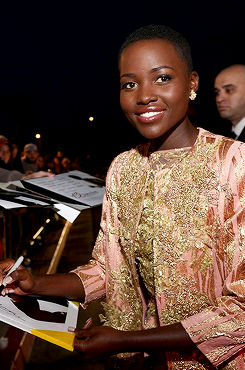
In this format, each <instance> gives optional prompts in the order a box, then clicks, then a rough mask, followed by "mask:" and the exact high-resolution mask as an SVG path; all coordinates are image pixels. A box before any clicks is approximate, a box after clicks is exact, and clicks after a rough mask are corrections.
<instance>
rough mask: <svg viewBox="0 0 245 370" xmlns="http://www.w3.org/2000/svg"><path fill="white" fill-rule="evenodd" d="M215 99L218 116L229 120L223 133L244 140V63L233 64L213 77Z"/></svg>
mask: <svg viewBox="0 0 245 370" xmlns="http://www.w3.org/2000/svg"><path fill="white" fill-rule="evenodd" d="M214 92H215V100H216V105H217V109H218V112H219V114H220V116H221V117H222V118H224V119H226V120H229V121H230V122H231V127H230V129H229V130H227V129H226V128H225V127H224V130H223V132H222V134H223V135H225V136H228V137H232V138H234V139H237V140H240V141H245V128H244V127H245V65H244V64H233V65H231V66H229V67H227V68H225V69H223V70H222V71H221V72H220V73H219V74H218V75H217V76H216V78H215V82H214Z"/></svg>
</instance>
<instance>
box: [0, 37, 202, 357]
mask: <svg viewBox="0 0 245 370" xmlns="http://www.w3.org/2000/svg"><path fill="white" fill-rule="evenodd" d="M119 72H120V82H121V93H120V103H121V107H122V109H123V111H124V113H125V115H126V117H127V118H128V120H129V121H130V122H131V123H132V124H133V126H134V127H135V128H136V129H137V130H138V131H139V132H140V133H141V135H142V136H144V137H145V138H148V139H149V140H150V141H151V148H152V150H154V151H156V150H162V149H174V148H181V147H189V146H192V145H193V144H194V142H195V140H196V138H197V135H198V130H197V129H196V127H194V126H193V125H192V124H191V123H190V121H189V120H188V117H187V108H188V101H189V94H190V91H191V89H193V90H194V91H196V90H197V89H198V75H197V73H196V72H192V73H191V74H188V72H187V68H186V65H185V63H184V62H183V61H182V60H181V59H180V57H179V55H178V54H177V52H176V50H175V48H174V46H173V45H172V44H171V43H169V42H167V41H163V40H160V39H156V40H145V41H137V42H135V43H133V44H131V45H129V46H128V47H126V49H124V51H123V52H122V56H121V60H120V65H119ZM12 264H13V261H11V262H10V261H9V260H6V261H3V262H2V263H1V264H0V276H4V275H5V274H6V273H7V271H8V270H9V269H10V267H11V266H12ZM11 277H12V278H13V281H12V282H9V285H8V286H7V288H6V289H5V290H4V291H3V294H7V293H8V292H9V293H10V292H14V293H16V294H22V295H23V294H42V295H50V296H58V297H66V298H69V299H73V300H77V301H80V302H83V300H84V289H83V285H82V283H81V280H80V279H79V277H78V276H77V275H76V274H74V273H69V274H55V275H42V276H32V275H30V273H29V272H28V271H27V270H25V269H23V268H19V269H18V271H15V272H14V273H12V274H11ZM72 330H73V329H72V328H71V331H72ZM74 331H75V333H76V339H75V350H76V351H78V352H80V353H81V354H82V355H83V356H84V357H85V358H87V359H91V358H94V357H108V356H110V355H113V354H116V353H121V352H147V353H151V352H153V351H172V350H173V351H193V350H195V349H197V347H196V346H195V344H194V343H193V342H192V340H191V339H190V337H189V336H188V334H187V333H186V331H185V330H184V328H183V326H182V325H181V323H175V324H172V325H167V326H162V327H158V328H154V329H148V330H139V331H120V330H115V329H113V328H110V327H106V326H102V327H93V326H92V320H89V321H88V322H87V323H86V324H85V326H84V328H82V329H74Z"/></svg>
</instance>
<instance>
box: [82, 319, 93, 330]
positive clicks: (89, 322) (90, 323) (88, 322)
mask: <svg viewBox="0 0 245 370" xmlns="http://www.w3.org/2000/svg"><path fill="white" fill-rule="evenodd" d="M92 323H93V320H92V317H89V318H88V320H87V321H86V322H85V324H84V326H83V329H88V328H89V327H90V326H91V325H92Z"/></svg>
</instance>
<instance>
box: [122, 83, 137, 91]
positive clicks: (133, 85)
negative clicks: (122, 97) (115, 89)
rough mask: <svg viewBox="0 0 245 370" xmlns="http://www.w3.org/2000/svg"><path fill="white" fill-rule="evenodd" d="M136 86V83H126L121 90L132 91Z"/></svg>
mask: <svg viewBox="0 0 245 370" xmlns="http://www.w3.org/2000/svg"><path fill="white" fill-rule="evenodd" d="M135 86H136V83H135V82H125V83H124V84H121V90H123V89H127V90H131V89H133V88H134V87H135Z"/></svg>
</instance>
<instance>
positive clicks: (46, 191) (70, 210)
mask: <svg viewBox="0 0 245 370" xmlns="http://www.w3.org/2000/svg"><path fill="white" fill-rule="evenodd" d="M104 192H105V182H104V180H101V179H99V178H97V177H94V176H91V175H89V174H87V173H85V172H82V171H77V170H75V171H70V172H67V173H63V174H60V175H56V176H55V177H42V178H38V179H31V180H22V181H14V182H11V183H0V206H1V207H3V208H5V209H13V208H22V207H33V206H35V207H51V208H53V209H54V210H55V211H56V212H57V213H58V214H59V215H61V216H62V217H64V218H65V219H67V220H68V221H70V222H74V220H75V219H76V218H77V216H78V215H79V214H80V212H81V211H82V210H84V209H87V208H91V207H95V206H99V205H101V204H102V201H103V196H104Z"/></svg>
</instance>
